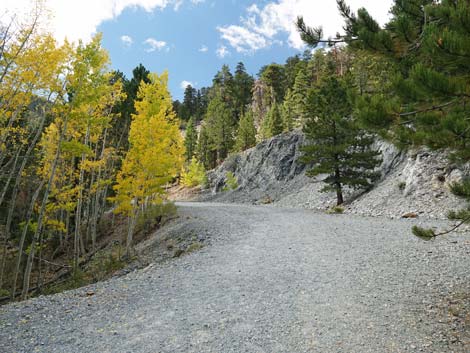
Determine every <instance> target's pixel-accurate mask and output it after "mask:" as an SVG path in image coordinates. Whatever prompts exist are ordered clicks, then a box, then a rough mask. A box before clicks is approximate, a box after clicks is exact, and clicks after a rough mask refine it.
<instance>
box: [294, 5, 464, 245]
mask: <svg viewBox="0 0 470 353" xmlns="http://www.w3.org/2000/svg"><path fill="white" fill-rule="evenodd" d="M337 3H338V8H339V11H340V13H341V15H342V16H343V18H344V19H345V22H346V25H345V27H344V28H345V30H346V34H345V35H344V36H340V37H338V38H336V39H334V40H332V39H324V38H323V32H322V30H321V28H316V29H313V28H309V27H308V26H307V25H306V24H305V23H304V21H303V19H302V18H299V19H298V23H297V25H298V29H299V31H300V33H301V36H302V38H303V39H304V41H306V42H307V43H308V44H310V45H311V46H317V45H318V44H320V43H327V44H330V45H332V44H335V43H337V42H346V43H349V45H350V46H351V47H352V48H353V49H355V50H365V51H367V52H369V53H371V54H372V55H378V56H381V57H382V58H383V59H385V60H388V61H390V62H391V63H393V64H394V65H396V66H397V71H396V72H395V74H394V75H393V77H392V80H390V81H391V82H392V83H393V85H392V86H391V87H389V89H388V90H386V91H384V90H378V91H376V92H367V94H364V95H362V96H361V97H359V98H358V99H357V102H356V107H355V110H356V112H357V115H358V118H359V119H361V121H362V122H363V124H365V125H367V126H368V127H369V128H373V129H375V130H376V131H378V132H380V133H381V134H383V135H384V136H386V137H388V138H390V139H392V140H393V141H394V142H396V143H398V144H399V145H401V146H409V145H412V144H415V145H422V144H425V145H428V146H429V147H431V148H434V149H442V148H444V149H449V150H451V151H452V154H451V156H450V157H451V159H453V160H454V161H456V162H468V160H469V159H470V149H469V148H468V145H469V140H470V122H469V120H468V116H469V114H470V105H469V104H468V102H469V98H468V82H469V79H470V66H469V65H468V58H469V57H470V45H469V44H470V40H469V36H468V25H467V24H468V23H470V3H469V2H468V1H463V0H457V1H453V0H443V1H433V0H410V1H395V4H394V6H393V7H392V9H391V14H392V18H391V19H390V21H389V23H388V24H387V25H385V26H384V27H383V28H381V27H380V26H379V24H378V23H377V21H375V20H374V19H373V18H372V17H371V16H370V14H369V13H368V12H367V10H366V9H360V10H359V11H358V12H357V13H354V12H352V11H351V9H350V8H349V6H347V4H346V2H345V1H344V0H337ZM454 215H459V219H460V220H462V221H463V222H467V221H469V220H470V212H456V213H454ZM414 233H415V234H416V235H421V236H423V237H424V238H426V237H428V236H429V234H430V233H433V232H429V230H423V229H415V230H414ZM428 238H429V237H428Z"/></svg>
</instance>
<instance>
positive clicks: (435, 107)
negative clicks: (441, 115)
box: [398, 101, 457, 125]
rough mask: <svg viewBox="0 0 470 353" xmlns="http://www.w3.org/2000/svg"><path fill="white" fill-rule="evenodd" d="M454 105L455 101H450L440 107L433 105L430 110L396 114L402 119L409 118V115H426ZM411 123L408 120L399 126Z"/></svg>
mask: <svg viewBox="0 0 470 353" xmlns="http://www.w3.org/2000/svg"><path fill="white" fill-rule="evenodd" d="M456 103H457V101H450V102H447V103H444V104H441V105H434V106H432V107H430V108H425V109H421V110H415V111H412V112H407V113H401V114H398V116H399V117H404V116H410V115H417V114H421V113H428V112H432V111H434V110H439V109H442V108H445V107H448V106H451V105H453V104H456ZM411 122H412V121H410V120H408V121H404V122H401V123H400V124H401V125H406V124H409V123H411Z"/></svg>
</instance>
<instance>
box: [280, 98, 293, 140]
mask: <svg viewBox="0 0 470 353" xmlns="http://www.w3.org/2000/svg"><path fill="white" fill-rule="evenodd" d="M294 106H295V101H294V95H293V93H292V90H291V89H288V90H287V94H286V97H285V98H284V102H283V103H282V109H281V116H282V125H283V131H286V132H287V131H292V130H293V129H294V122H295V120H296V114H295V110H294Z"/></svg>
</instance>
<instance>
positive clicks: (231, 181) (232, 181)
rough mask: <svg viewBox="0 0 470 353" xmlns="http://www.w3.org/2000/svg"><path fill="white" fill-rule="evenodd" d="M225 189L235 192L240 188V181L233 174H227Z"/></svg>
mask: <svg viewBox="0 0 470 353" xmlns="http://www.w3.org/2000/svg"><path fill="white" fill-rule="evenodd" d="M225 185H226V187H225V189H224V190H235V189H236V188H238V180H237V178H236V176H235V175H234V174H233V173H232V172H227V174H225Z"/></svg>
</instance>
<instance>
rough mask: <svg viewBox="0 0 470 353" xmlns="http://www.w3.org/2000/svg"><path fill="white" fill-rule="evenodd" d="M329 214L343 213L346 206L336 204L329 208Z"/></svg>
mask: <svg viewBox="0 0 470 353" xmlns="http://www.w3.org/2000/svg"><path fill="white" fill-rule="evenodd" d="M328 213H329V214H342V213H344V208H343V207H341V206H334V207H332V208H330V209H329V210H328Z"/></svg>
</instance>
